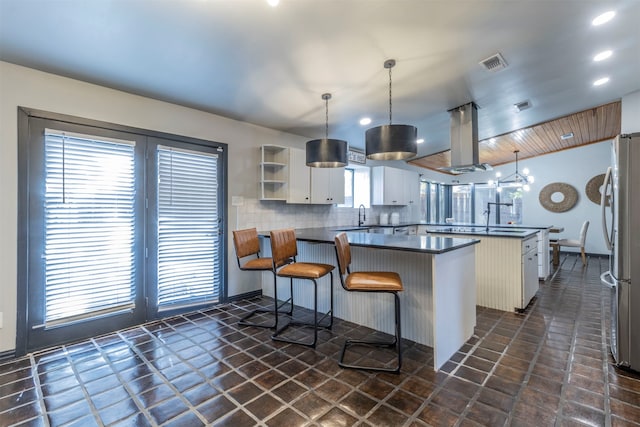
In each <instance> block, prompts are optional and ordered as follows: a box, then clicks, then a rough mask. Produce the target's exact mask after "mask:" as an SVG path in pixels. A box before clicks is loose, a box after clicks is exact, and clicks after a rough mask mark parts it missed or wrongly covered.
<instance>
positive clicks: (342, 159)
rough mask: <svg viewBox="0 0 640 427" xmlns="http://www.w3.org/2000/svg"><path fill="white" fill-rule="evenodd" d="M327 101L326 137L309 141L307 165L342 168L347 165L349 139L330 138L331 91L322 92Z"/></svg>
mask: <svg viewBox="0 0 640 427" xmlns="http://www.w3.org/2000/svg"><path fill="white" fill-rule="evenodd" d="M322 99H324V101H325V138H322V139H314V140H312V141H308V142H307V147H306V151H307V153H306V158H307V166H311V167H312V168H340V167H343V166H346V165H347V164H348V163H349V162H348V160H347V141H343V140H341V139H329V100H330V99H331V94H330V93H324V94H322Z"/></svg>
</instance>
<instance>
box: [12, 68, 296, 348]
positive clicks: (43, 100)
mask: <svg viewBox="0 0 640 427" xmlns="http://www.w3.org/2000/svg"><path fill="white" fill-rule="evenodd" d="M18 106H22V107H27V108H34V109H39V110H46V111H51V112H55V113H61V114H69V115H73V116H78V117H84V118H88V119H95V120H102V121H106V122H111V123H117V124H122V125H128V126H133V127H138V128H143V129H153V130H157V131H162V132H167V133H172V134H177V135H185V136H189V137H194V138H201V139H208V140H213V141H218V142H223V143H226V144H228V148H229V150H228V160H229V170H228V172H229V173H228V194H227V199H228V204H229V206H230V205H231V202H230V200H231V196H243V197H245V198H247V199H255V198H256V197H257V194H258V187H257V182H258V168H257V165H258V162H259V150H258V148H257V147H259V146H260V145H261V144H280V145H287V146H298V147H303V146H304V145H303V144H304V142H305V141H306V139H304V138H301V137H299V136H295V135H290V134H285V133H282V132H278V131H274V130H271V129H266V128H262V127H258V126H254V125H250V124H247V123H243V122H238V121H234V120H229V119H225V118H222V117H219V116H215V115H212V114H208V113H205V112H202V111H198V110H193V109H189V108H185V107H181V106H178V105H174V104H169V103H166V102H160V101H156V100H153V99H149V98H144V97H141V96H136V95H131V94H128V93H125V92H120V91H116V90H112V89H108V88H105V87H100V86H96V85H92V84H88V83H83V82H80V81H77V80H72V79H68V78H64V77H60V76H56V75H52V74H46V73H42V72H39V71H36V70H33V69H29V68H24V67H19V66H16V65H13V64H9V63H6V62H0V197H1V199H2V203H1V204H0V272H1V274H0V312H1V313H3V320H4V322H3V323H4V324H3V327H2V328H1V329H0V352H3V351H7V350H13V349H14V348H15V338H16V294H17V263H18V259H17V257H18V254H17V239H18V236H17V221H18V218H17V209H18V207H17V200H18V194H17V188H18V163H17V156H18V148H17V147H18V145H17V139H18V135H17V109H18ZM235 213H236V211H235V209H234V208H232V207H229V227H230V229H233V228H234V226H235V224H236V217H235ZM229 243H230V240H229ZM229 247H232V246H229ZM237 273H238V270H237V267H236V263H235V259H234V258H233V251H231V253H230V262H229V295H235V294H240V293H245V292H248V291H251V290H255V289H256V283H255V281H253V280H252V279H251V277H248V276H247V275H243V274H237Z"/></svg>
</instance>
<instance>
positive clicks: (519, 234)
mask: <svg viewBox="0 0 640 427" xmlns="http://www.w3.org/2000/svg"><path fill="white" fill-rule="evenodd" d="M538 230H539V229H537V228H525V227H489V229H488V230H487V228H486V227H480V226H472V225H466V226H452V225H437V226H427V232H428V233H429V234H460V235H465V236H483V237H501V238H502V237H507V238H515V239H526V238H528V237H531V236H533V235H535V234H536V233H537V232H538Z"/></svg>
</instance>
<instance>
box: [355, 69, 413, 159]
mask: <svg viewBox="0 0 640 427" xmlns="http://www.w3.org/2000/svg"><path fill="white" fill-rule="evenodd" d="M395 65H396V61H395V59H387V60H386V61H384V68H386V69H388V70H389V124H388V125H382V126H378V127H374V128H371V129H368V130H367V131H366V132H365V136H364V139H365V146H366V153H367V158H368V159H371V160H404V159H408V158H409V157H413V156H415V155H416V154H417V153H418V144H417V143H416V140H417V139H418V129H417V128H416V127H415V126H411V125H394V124H392V104H391V69H392V68H393V67H394V66H395Z"/></svg>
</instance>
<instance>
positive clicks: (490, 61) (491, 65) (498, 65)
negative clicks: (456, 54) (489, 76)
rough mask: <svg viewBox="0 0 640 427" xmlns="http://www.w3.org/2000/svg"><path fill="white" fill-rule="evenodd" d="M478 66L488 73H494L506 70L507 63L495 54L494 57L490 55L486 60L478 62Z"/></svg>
mask: <svg viewBox="0 0 640 427" xmlns="http://www.w3.org/2000/svg"><path fill="white" fill-rule="evenodd" d="M480 65H481V66H483V67H484V68H485V69H487V70H489V71H493V72H496V71H500V70H502V69H504V68H507V61H505V60H504V58H503V57H502V55H500V53H496V54H495V55H491V56H490V57H488V58H487V59H483V60H482V61H480Z"/></svg>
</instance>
